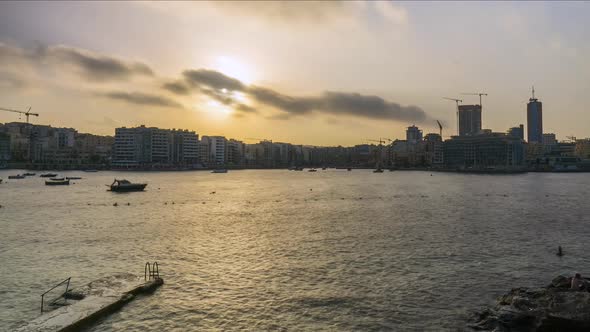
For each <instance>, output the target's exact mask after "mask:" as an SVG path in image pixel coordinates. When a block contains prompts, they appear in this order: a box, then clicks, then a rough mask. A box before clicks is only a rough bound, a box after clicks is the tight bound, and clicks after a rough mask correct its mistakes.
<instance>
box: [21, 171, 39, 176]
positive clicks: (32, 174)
mask: <svg viewBox="0 0 590 332" xmlns="http://www.w3.org/2000/svg"><path fill="white" fill-rule="evenodd" d="M36 174H37V173H30V172H27V173H23V175H24V176H35V175H36Z"/></svg>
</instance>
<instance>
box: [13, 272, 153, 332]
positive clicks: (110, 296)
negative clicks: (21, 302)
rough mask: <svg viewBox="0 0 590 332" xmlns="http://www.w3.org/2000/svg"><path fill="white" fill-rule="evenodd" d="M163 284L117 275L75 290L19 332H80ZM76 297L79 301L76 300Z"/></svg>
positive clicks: (127, 275)
mask: <svg viewBox="0 0 590 332" xmlns="http://www.w3.org/2000/svg"><path fill="white" fill-rule="evenodd" d="M163 284H164V281H163V280H162V279H161V278H155V279H152V280H149V281H147V282H146V281H144V278H143V277H137V276H135V275H132V274H117V275H112V276H108V277H105V278H101V279H98V280H95V281H93V282H91V283H89V284H87V285H85V286H82V287H80V288H77V289H74V290H73V291H72V292H71V293H70V295H71V296H69V297H70V298H71V299H69V300H67V301H68V303H69V304H68V305H65V306H62V307H59V308H57V309H55V310H52V311H49V312H46V313H44V314H42V315H41V316H39V317H37V318H36V319H34V320H33V321H31V322H30V323H28V324H27V325H25V326H23V327H21V328H19V329H17V330H16V331H17V332H49V331H60V332H66V331H78V330H79V329H80V328H82V327H84V326H88V325H90V324H92V323H93V322H95V321H96V320H98V319H99V318H101V317H103V316H105V315H108V314H110V313H112V312H114V311H117V310H118V309H120V308H121V307H122V306H124V305H125V304H126V303H128V302H130V301H132V300H133V299H135V297H136V296H137V295H139V294H146V293H150V292H153V291H154V290H155V289H156V288H158V287H160V286H161V285H163ZM73 298H77V299H79V300H75V299H73Z"/></svg>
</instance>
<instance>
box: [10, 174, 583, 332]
mask: <svg viewBox="0 0 590 332" xmlns="http://www.w3.org/2000/svg"><path fill="white" fill-rule="evenodd" d="M15 173H16V171H0V177H2V178H4V183H2V184H0V204H1V205H2V208H0V230H1V232H2V233H1V234H2V237H1V240H0V297H1V300H0V329H1V330H3V331H10V330H12V329H13V328H14V327H16V326H19V325H21V324H23V323H25V322H27V321H29V320H31V319H33V318H35V317H36V316H37V315H38V311H39V301H40V296H39V295H40V294H41V293H42V292H43V291H44V290H45V289H47V288H48V287H49V286H51V285H52V284H54V283H55V282H57V281H60V280H62V279H64V278H66V277H68V276H72V277H73V278H72V286H73V287H76V285H83V284H85V283H87V282H89V281H91V280H93V279H96V278H98V277H101V276H104V275H109V274H112V273H115V272H133V273H137V274H138V275H143V268H144V263H145V262H146V261H158V262H159V263H160V271H161V274H162V276H163V278H164V279H165V282H166V284H165V285H164V286H163V287H162V288H160V289H159V290H158V291H156V293H154V294H153V295H151V296H146V297H143V298H141V299H139V300H136V301H135V302H132V303H131V304H129V305H128V306H126V307H125V308H124V309H123V310H121V311H120V312H118V313H116V314H114V315H112V316H109V317H108V318H106V319H104V320H103V321H102V322H101V323H100V324H98V325H96V326H94V327H92V328H91V331H111V330H141V331H187V330H195V331H196V330H295V331H299V330H330V331H334V330H341V331H350V330H425V329H428V330H455V329H458V328H462V327H464V326H465V320H466V317H467V315H468V314H469V313H470V312H471V311H473V310H474V309H477V308H479V307H481V306H484V305H487V304H490V303H492V301H493V300H494V298H495V297H496V296H498V295H499V294H501V293H503V292H505V291H507V290H509V289H510V288H511V287H516V286H533V285H544V284H546V283H547V282H548V280H550V279H551V278H552V277H553V276H555V275H556V274H559V273H568V274H569V273H572V272H574V271H577V270H579V271H581V272H582V273H584V272H586V273H590V267H589V266H588V259H587V256H586V255H585V254H587V252H588V245H587V241H588V239H589V235H590V227H588V225H589V221H590V220H589V217H588V216H589V214H590V204H589V200H588V198H589V197H590V175H587V174H523V175H510V176H486V175H461V174H452V173H433V174H432V176H431V174H430V173H428V172H386V173H383V174H374V173H372V172H371V171H370V170H354V171H352V172H347V171H345V170H344V171H342V170H326V171H318V172H316V173H308V172H294V171H291V172H289V171H286V170H260V171H246V170H245V171H230V172H229V173H227V174H211V173H208V172H176V173H174V172H170V173H120V172H119V173H117V172H99V173H82V172H65V173H64V175H68V176H73V175H81V176H83V177H84V179H82V180H75V181H74V182H75V184H73V185H70V186H69V187H67V186H63V187H62V186H57V187H48V186H45V185H43V180H42V179H41V178H39V177H33V178H27V179H24V180H7V177H8V175H9V174H15ZM114 177H117V178H128V179H130V180H137V181H147V182H148V183H149V185H148V187H147V190H146V191H145V192H142V193H129V194H117V193H111V192H107V191H106V187H105V186H104V185H105V184H109V183H110V182H111V181H112V179H113V178H114ZM213 192H214V193H213ZM114 203H118V206H113V204H114ZM127 203H129V204H130V205H127ZM557 245H562V246H563V247H564V250H565V252H566V256H564V257H563V258H561V259H560V258H558V257H556V256H555V255H554V251H555V249H556V247H557Z"/></svg>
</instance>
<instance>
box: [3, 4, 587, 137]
mask: <svg viewBox="0 0 590 332" xmlns="http://www.w3.org/2000/svg"><path fill="white" fill-rule="evenodd" d="M589 8H590V7H589V5H588V4H587V3H577V2H572V3H550V2H547V3H543V2H535V3H504V2H480V3H471V2H470V3H465V2H431V3H429V2H388V1H382V2H377V1H373V2H353V1H347V2H310V1H304V2H210V3H208V2H125V3H115V2H86V3H73V2H51V3H49V2H47V3H46V2H25V3H19V2H1V3H0V107H8V108H15V109H26V108H28V107H29V106H32V108H33V111H36V112H38V113H40V114H41V116H40V117H39V118H34V120H33V122H34V123H41V124H50V125H52V126H66V127H73V128H76V129H78V130H79V131H81V132H92V133H99V134H110V135H112V134H114V128H115V127H119V126H136V125H140V124H145V125H148V126H157V127H162V128H183V129H191V130H195V131H196V132H197V133H198V134H199V135H224V136H227V137H231V138H236V139H245V138H268V139H272V140H274V141H284V142H292V143H296V144H314V145H339V144H340V145H353V144H360V143H367V140H369V139H377V138H380V137H382V138H391V139H395V138H403V137H404V135H405V134H404V129H405V127H407V126H409V125H412V124H416V125H418V126H419V127H421V128H422V129H424V131H425V133H426V132H437V131H438V127H437V125H436V120H441V121H442V122H443V123H444V124H445V126H446V127H447V128H445V135H451V134H454V133H455V132H456V128H455V125H456V120H455V104H454V103H453V102H450V101H446V100H444V99H442V97H445V96H446V97H459V98H463V100H464V102H465V103H475V102H477V101H478V99H477V97H473V96H466V95H461V93H463V92H478V91H485V92H487V93H488V94H489V96H487V97H484V101H483V104H484V107H483V112H484V113H483V127H484V128H491V129H493V130H494V131H506V129H508V128H509V127H512V126H516V125H518V124H520V123H523V124H525V126H526V114H525V110H526V102H527V100H528V98H529V97H530V89H531V85H533V84H534V85H535V89H536V94H537V97H538V98H539V99H540V100H541V101H542V102H543V103H544V105H543V109H544V128H545V130H544V131H545V132H555V133H556V134H557V135H558V138H560V139H565V136H569V135H574V136H578V137H588V136H590V134H589V133H588V131H589V130H588V127H589V126H588V124H590V115H589V114H590V113H588V112H586V110H588V106H589V105H588V101H587V98H585V94H586V92H587V91H588V90H589V88H590V80H589V75H590V65H589V64H588V63H587V61H586V59H588V58H589V57H588V56H589V55H590V49H589V47H590V46H589V44H588V43H587V40H590V36H589V34H590V23H589V22H590V20H589V19H588V18H589V17H590V15H588V14H590V10H589ZM17 120H18V116H17V115H15V114H12V113H4V112H0V122H10V121H17ZM22 120H24V119H22Z"/></svg>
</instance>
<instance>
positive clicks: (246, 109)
mask: <svg viewBox="0 0 590 332" xmlns="http://www.w3.org/2000/svg"><path fill="white" fill-rule="evenodd" d="M235 110H236V111H239V112H242V113H258V111H257V110H256V109H255V108H254V107H251V106H248V105H246V104H237V105H236V106H235Z"/></svg>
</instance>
